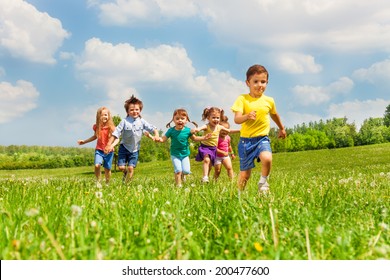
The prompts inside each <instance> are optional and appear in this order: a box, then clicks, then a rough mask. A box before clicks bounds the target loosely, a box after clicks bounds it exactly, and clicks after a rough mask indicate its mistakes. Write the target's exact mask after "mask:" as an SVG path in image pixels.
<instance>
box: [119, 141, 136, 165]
mask: <svg viewBox="0 0 390 280" xmlns="http://www.w3.org/2000/svg"><path fill="white" fill-rule="evenodd" d="M138 154H139V152H138V151H136V152H133V153H132V152H129V150H128V149H126V148H125V146H123V145H122V144H121V145H120V146H119V150H118V166H126V164H127V165H128V166H133V167H136V166H137V162H138Z"/></svg>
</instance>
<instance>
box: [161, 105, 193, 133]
mask: <svg viewBox="0 0 390 280" xmlns="http://www.w3.org/2000/svg"><path fill="white" fill-rule="evenodd" d="M176 115H179V116H182V117H186V118H187V120H188V121H189V122H190V123H192V124H193V125H195V127H198V124H197V123H196V122H192V121H191V120H190V117H189V116H188V113H187V111H186V110H185V109H181V108H180V109H176V110H175V111H174V112H173V115H172V119H171V121H170V122H169V123H167V125H166V128H170V127H171V122H173V118H174V117H175V116H176Z"/></svg>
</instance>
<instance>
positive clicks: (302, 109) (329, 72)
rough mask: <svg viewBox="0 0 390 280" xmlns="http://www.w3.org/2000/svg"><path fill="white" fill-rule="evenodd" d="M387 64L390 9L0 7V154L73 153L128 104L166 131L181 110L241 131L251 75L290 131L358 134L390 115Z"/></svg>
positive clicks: (279, 4) (130, 3) (310, 1)
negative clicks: (103, 111) (250, 72)
mask: <svg viewBox="0 0 390 280" xmlns="http://www.w3.org/2000/svg"><path fill="white" fill-rule="evenodd" d="M389 54H390V4H389V3H388V1H387V0H376V1H361V0H342V1H340V0H290V1H286V0H240V1H229V0H227V1H220V0H85V1H82V0H67V1H53V0H28V1H22V0H0V100H1V102H0V130H1V137H0V145H12V144H14V145H50V146H77V144H76V141H77V139H85V138H87V137H89V136H90V135H92V130H91V127H92V124H93V122H94V118H95V114H96V110H97V108H98V107H100V106H103V105H105V106H108V107H109V108H110V109H111V111H112V113H113V114H114V115H119V116H121V117H124V116H125V111H124V109H123V102H124V101H125V100H126V99H127V98H129V97H130V95H131V94H135V95H136V96H137V97H139V98H140V99H141V100H142V101H143V102H144V110H143V112H142V116H143V117H144V118H145V119H146V120H147V121H148V122H150V123H152V124H155V125H156V126H157V127H159V128H160V129H162V130H163V131H165V124H166V123H167V122H168V121H169V120H170V119H171V116H172V112H173V110H174V109H175V108H179V107H184V108H186V109H187V110H188V111H189V114H190V117H191V119H192V120H194V121H196V122H198V124H202V122H201V114H202V110H203V108H204V107H207V106H219V107H222V108H224V109H225V111H227V112H228V113H227V115H228V116H229V117H230V120H231V123H233V116H232V114H231V112H230V110H229V108H230V106H231V105H232V103H233V102H234V100H235V99H236V97H237V96H238V95H239V94H241V93H246V92H247V87H246V85H245V72H246V70H247V68H248V67H249V66H251V65H252V64H262V65H264V66H266V68H267V69H268V71H269V73H270V80H269V85H268V88H267V92H266V94H267V95H270V96H272V97H274V99H275V101H276V105H277V110H278V112H279V114H280V116H281V118H282V121H283V123H284V125H285V126H287V127H293V126H294V125H295V124H301V123H303V122H306V123H307V122H309V121H318V120H320V119H323V120H326V119H329V118H333V117H344V116H346V117H347V118H348V120H349V122H355V124H356V125H357V127H359V126H360V125H361V123H362V122H363V120H364V119H366V118H369V117H383V114H384V111H385V108H386V106H387V105H388V104H390V57H389ZM273 125H274V124H273ZM234 127H238V126H234ZM88 145H90V146H91V147H94V145H95V143H90V144H88Z"/></svg>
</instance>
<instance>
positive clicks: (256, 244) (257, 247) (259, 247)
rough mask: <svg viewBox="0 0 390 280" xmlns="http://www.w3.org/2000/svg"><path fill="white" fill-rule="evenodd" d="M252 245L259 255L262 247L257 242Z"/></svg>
mask: <svg viewBox="0 0 390 280" xmlns="http://www.w3.org/2000/svg"><path fill="white" fill-rule="evenodd" d="M253 245H254V246H255V249H256V251H257V252H259V253H261V252H263V247H262V246H261V245H260V243H259V242H255V243H254V244H253Z"/></svg>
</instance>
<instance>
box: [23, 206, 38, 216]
mask: <svg viewBox="0 0 390 280" xmlns="http://www.w3.org/2000/svg"><path fill="white" fill-rule="evenodd" d="M25 214H26V216H27V217H34V216H36V215H38V214H39V210H38V209H36V208H31V209H29V210H26V212H25Z"/></svg>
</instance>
